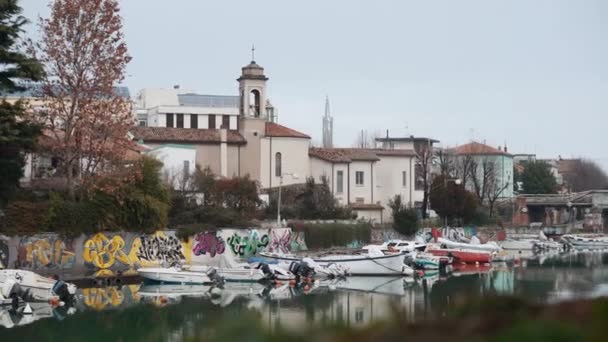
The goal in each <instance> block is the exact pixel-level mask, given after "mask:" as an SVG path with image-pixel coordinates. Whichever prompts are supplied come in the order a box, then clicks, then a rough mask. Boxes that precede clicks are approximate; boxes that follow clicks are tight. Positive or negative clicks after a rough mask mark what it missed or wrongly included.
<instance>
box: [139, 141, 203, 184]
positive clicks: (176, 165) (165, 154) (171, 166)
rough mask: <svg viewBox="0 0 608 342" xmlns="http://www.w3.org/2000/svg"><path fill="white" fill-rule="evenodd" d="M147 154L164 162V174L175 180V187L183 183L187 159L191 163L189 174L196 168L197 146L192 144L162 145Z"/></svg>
mask: <svg viewBox="0 0 608 342" xmlns="http://www.w3.org/2000/svg"><path fill="white" fill-rule="evenodd" d="M147 154H148V155H150V156H153V157H155V158H156V159H158V160H160V161H161V162H162V163H163V168H162V172H163V175H164V176H165V177H167V179H169V180H171V181H173V186H174V187H175V188H177V187H179V185H180V184H182V183H181V181H183V176H184V164H185V163H184V162H185V161H187V162H188V164H189V167H188V174H190V175H191V174H193V173H194V171H195V170H196V148H195V147H194V146H191V145H177V144H168V145H161V146H159V147H157V148H155V149H154V150H152V151H150V152H148V153H147Z"/></svg>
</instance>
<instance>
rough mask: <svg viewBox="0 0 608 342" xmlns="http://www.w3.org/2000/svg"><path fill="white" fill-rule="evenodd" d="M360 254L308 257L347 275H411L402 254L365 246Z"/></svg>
mask: <svg viewBox="0 0 608 342" xmlns="http://www.w3.org/2000/svg"><path fill="white" fill-rule="evenodd" d="M366 247H367V249H364V250H362V251H361V252H360V254H333V255H323V256H320V255H318V256H312V255H311V256H308V258H310V259H312V260H313V261H314V262H315V263H317V264H319V265H320V266H322V267H328V265H331V264H336V265H337V266H338V267H340V268H342V269H344V270H346V272H347V273H348V274H349V275H364V276H371V275H376V276H377V275H402V276H403V275H413V274H414V270H413V269H412V268H411V267H409V266H407V265H405V264H404V263H403V261H404V254H389V255H384V253H382V252H381V251H380V250H379V248H378V247H377V246H366ZM260 256H263V257H265V258H270V259H276V260H279V261H284V262H294V261H296V262H297V261H300V260H302V257H300V256H296V255H290V254H278V253H269V252H262V253H260Z"/></svg>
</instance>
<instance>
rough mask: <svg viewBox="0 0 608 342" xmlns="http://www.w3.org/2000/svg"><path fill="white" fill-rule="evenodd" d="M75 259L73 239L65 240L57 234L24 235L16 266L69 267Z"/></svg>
mask: <svg viewBox="0 0 608 342" xmlns="http://www.w3.org/2000/svg"><path fill="white" fill-rule="evenodd" d="M75 261H76V253H75V251H74V247H73V246H72V241H71V240H65V241H64V240H62V239H60V238H59V237H57V236H40V237H24V238H22V239H21V240H20V241H19V245H18V247H17V260H16V262H15V267H17V268H25V269H30V268H31V269H41V268H52V269H68V268H72V267H73V266H74V262H75Z"/></svg>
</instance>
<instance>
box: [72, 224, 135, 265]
mask: <svg viewBox="0 0 608 342" xmlns="http://www.w3.org/2000/svg"><path fill="white" fill-rule="evenodd" d="M138 246H139V243H133V246H132V247H131V249H130V251H128V252H127V251H126V250H127V249H126V248H125V247H126V244H125V240H124V239H123V238H122V236H120V235H114V236H112V237H111V238H108V237H107V236H105V235H104V234H103V233H97V234H95V235H94V236H93V237H91V238H90V239H88V240H87V241H86V242H85V243H84V250H83V251H82V258H83V259H84V261H85V262H86V263H88V264H89V265H91V266H94V267H96V268H110V267H112V266H114V265H115V264H116V262H117V261H118V262H120V263H122V264H123V265H127V266H129V267H132V266H134V265H135V264H136V263H137V261H138V259H137V251H138V249H137V248H136V247H138Z"/></svg>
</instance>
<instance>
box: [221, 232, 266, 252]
mask: <svg viewBox="0 0 608 342" xmlns="http://www.w3.org/2000/svg"><path fill="white" fill-rule="evenodd" d="M269 240H270V239H269V238H268V234H260V233H259V232H258V231H257V230H253V229H252V230H248V231H247V235H241V234H239V233H237V232H234V233H233V234H232V236H231V237H229V238H228V239H227V240H226V242H228V246H230V250H231V251H232V253H234V254H235V255H237V256H240V257H249V256H253V255H256V254H257V253H258V252H262V251H263V250H264V249H265V248H266V246H268V243H269V242H270V241H269Z"/></svg>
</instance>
